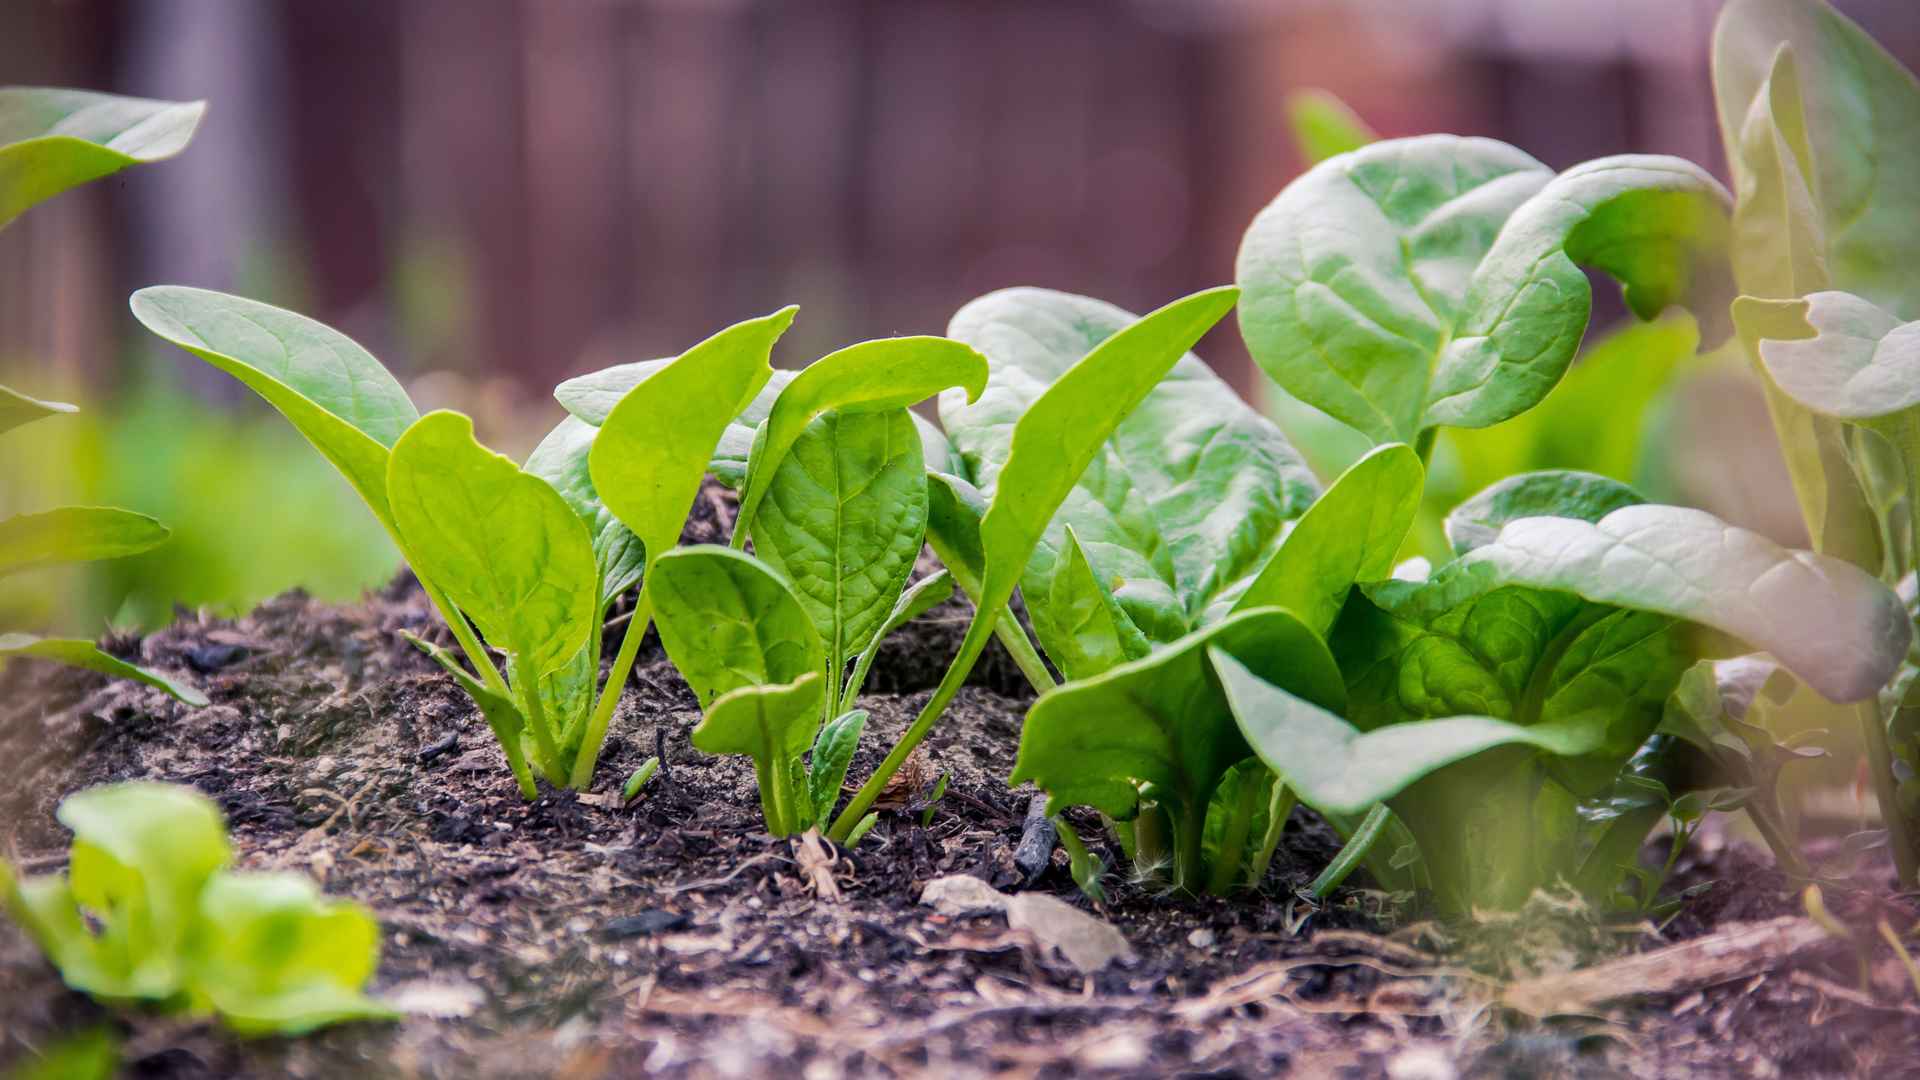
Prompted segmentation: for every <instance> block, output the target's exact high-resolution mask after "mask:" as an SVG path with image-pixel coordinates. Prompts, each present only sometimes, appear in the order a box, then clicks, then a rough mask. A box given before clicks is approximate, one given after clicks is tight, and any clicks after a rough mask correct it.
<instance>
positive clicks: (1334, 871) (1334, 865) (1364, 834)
mask: <svg viewBox="0 0 1920 1080" xmlns="http://www.w3.org/2000/svg"><path fill="white" fill-rule="evenodd" d="M1391 818H1392V815H1391V813H1390V812H1389V811H1388V810H1387V806H1386V804H1385V803H1376V804H1374V807H1373V809H1371V810H1369V811H1367V816H1366V818H1365V820H1363V821H1361V822H1360V827H1359V828H1357V829H1355V830H1353V835H1352V836H1351V837H1349V838H1348V839H1347V842H1346V843H1345V844H1342V845H1341V847H1340V851H1339V853H1338V854H1336V855H1335V856H1334V857H1333V861H1332V862H1331V863H1328V864H1327V868H1326V869H1325V870H1322V871H1320V876H1319V877H1317V878H1314V879H1313V884H1312V885H1309V886H1307V892H1308V893H1309V894H1311V895H1312V896H1313V898H1314V899H1315V900H1325V899H1326V898H1327V894H1328V893H1331V892H1332V891H1333V890H1335V889H1337V888H1339V887H1340V883H1341V882H1343V881H1345V880H1347V875H1349V874H1351V873H1353V871H1354V869H1355V868H1356V867H1358V866H1359V865H1360V863H1361V862H1362V861H1363V860H1365V859H1366V857H1367V852H1369V851H1371V850H1373V845H1374V844H1375V843H1376V842H1378V841H1379V839H1380V834H1381V833H1384V832H1385V831H1386V830H1387V822H1388V821H1389V820H1391Z"/></svg>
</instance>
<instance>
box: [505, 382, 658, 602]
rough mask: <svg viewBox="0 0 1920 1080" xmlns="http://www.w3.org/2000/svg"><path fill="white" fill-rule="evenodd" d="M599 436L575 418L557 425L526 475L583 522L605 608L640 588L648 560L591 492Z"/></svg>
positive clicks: (535, 450) (628, 531) (530, 459)
mask: <svg viewBox="0 0 1920 1080" xmlns="http://www.w3.org/2000/svg"><path fill="white" fill-rule="evenodd" d="M598 434H600V429H599V428H597V427H594V426H593V425H591V424H589V423H587V422H586V421H584V420H581V419H579V418H578V417H574V416H569V417H567V418H565V419H563V420H561V421H560V423H559V424H557V425H555V427H554V429H553V430H552V431H550V432H548V433H547V437H546V438H544V439H542V440H540V445H539V446H536V447H534V448H533V453H532V454H530V455H528V457H527V464H526V471H527V472H529V473H532V474H533V475H534V476H537V477H539V478H540V479H542V480H545V481H546V482H547V483H548V484H550V485H551V486H552V487H553V490H555V491H557V492H559V493H560V497H561V498H562V499H565V500H566V501H567V505H568V506H571V507H573V511H574V513H576V514H579V515H580V519H581V520H582V521H585V522H586V523H587V532H588V533H589V534H590V535H591V536H592V537H593V557H594V561H595V562H596V563H598V564H599V567H600V602H601V603H602V604H606V603H609V602H611V601H612V600H613V598H614V597H616V596H619V595H620V594H621V593H623V592H625V591H627V590H628V589H631V588H632V587H633V586H635V585H636V584H638V583H639V581H640V572H641V571H642V570H643V569H645V567H646V561H647V557H646V548H645V547H644V546H643V545H642V544H641V543H640V538H639V537H637V536H635V535H633V530H631V529H629V528H627V527H626V526H625V525H622V524H621V523H620V519H619V518H616V517H614V516H613V511H611V510H608V509H607V507H606V504H605V503H604V502H602V501H601V499H600V493H599V492H597V491H595V490H594V487H593V475H592V473H591V471H590V470H589V468H588V466H587V459H588V455H589V454H590V453H591V452H592V450H593V439H594V436H596V435H598Z"/></svg>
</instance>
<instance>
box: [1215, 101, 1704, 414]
mask: <svg viewBox="0 0 1920 1080" xmlns="http://www.w3.org/2000/svg"><path fill="white" fill-rule="evenodd" d="M1727 201H1728V200H1727V197H1726V194H1725V192H1724V191H1722V190H1721V188H1720V186H1719V185H1718V184H1717V183H1715V182H1714V180H1713V179H1712V177H1710V176H1708V175H1707V174H1706V173H1705V172H1704V171H1702V170H1701V169H1699V168H1698V167H1696V166H1694V165H1691V164H1689V163H1687V162H1684V161H1680V160H1678V159H1675V158H1664V157H1651V156H1622V157H1613V158H1602V159H1600V160H1597V161H1591V162H1588V163H1586V164H1584V165H1580V166H1576V167H1575V168H1573V169H1569V170H1568V171H1567V172H1565V173H1562V174H1560V175H1558V176H1555V175H1554V174H1553V172H1552V170H1550V169H1548V168H1546V167H1545V166H1543V165H1541V164H1540V163H1539V162H1537V161H1535V160H1533V159H1532V158H1530V157H1528V156H1527V155H1525V154H1523V153H1521V152H1520V151H1518V150H1516V149H1514V148H1512V147H1510V146H1506V145H1504V144H1502V143H1497V142H1494V141H1491V140H1488V139H1463V138H1456V137H1453V136H1440V135H1435V136H1425V137H1421V138H1414V139H1395V140H1389V141H1386V142H1380V143H1375V144H1373V145H1371V146H1367V147H1364V148H1362V149H1360V150H1356V151H1354V152H1352V153H1350V154H1344V155H1341V156H1339V157H1336V158H1333V159H1330V160H1328V161H1326V162H1323V163H1321V164H1320V165H1318V166H1315V167H1314V168H1313V169H1312V170H1311V171H1309V172H1308V173H1307V174H1306V175H1304V176H1302V177H1300V178H1299V179H1297V180H1295V181H1294V182H1293V183H1292V184H1289V185H1288V186H1287V188H1286V189H1285V190H1284V191H1282V192H1281V193H1280V195H1279V197H1278V198H1276V199H1275V200H1274V201H1273V203H1272V204H1271V205H1270V206H1268V207H1267V208H1266V209H1265V210H1263V211H1261V213H1260V214H1259V215H1258V216H1257V217H1255V218H1254V221H1253V225H1252V226H1251V227H1250V228H1249V229H1248V231H1247V236H1246V239H1245V241H1244V242H1243V243H1242V245H1241V248H1240V257H1239V264H1238V270H1237V272H1236V277H1237V278H1238V280H1239V283H1240V285H1241V287H1242V288H1243V289H1244V290H1245V291H1246V295H1245V299H1244V303H1243V304H1242V306H1241V311H1240V325H1241V330H1242V332H1243V333H1244V334H1245V336H1246V339H1247V344H1248V347H1249V348H1250V349H1251V350H1252V352H1253V355H1254V359H1255V360H1257V361H1258V362H1259V363H1260V365H1261V366H1262V367H1263V368H1265V369H1266V370H1267V372H1268V373H1269V374H1271V375H1272V376H1273V377H1274V378H1275V379H1276V380H1277V381H1278V382H1279V383H1280V384H1281V385H1282V386H1283V387H1285V388H1286V389H1287V390H1288V391H1289V392H1290V393H1292V394H1294V395H1295V396H1297V397H1299V398H1300V399H1301V400H1303V401H1305V402H1307V403H1308V404H1310V405H1313V406H1315V407H1316V408H1319V409H1321V410H1323V411H1325V412H1327V413H1329V414H1330V415H1332V416H1334V417H1335V418H1336V419H1339V420H1341V421H1344V422H1345V423H1347V424H1349V425H1350V426H1352V427H1355V428H1358V429H1359V430H1361V431H1362V432H1365V433H1366V434H1367V435H1369V436H1371V437H1372V438H1373V439H1374V441H1375V442H1391V441H1399V442H1407V443H1413V442H1415V441H1416V440H1418V439H1419V438H1420V437H1421V435H1422V433H1423V432H1425V431H1426V430H1427V429H1429V428H1432V427H1435V426H1437V425H1441V424H1447V425H1453V426H1458V427H1485V426H1487V425H1489V424H1494V423H1498V422H1499V421H1501V420H1505V419H1507V418H1509V417H1512V416H1515V415H1518V414H1519V413H1521V412H1524V411H1526V409H1527V408H1529V407H1530V406H1532V405H1533V404H1535V403H1536V402H1538V401H1539V400H1540V399H1541V398H1543V397H1545V396H1546V394H1547V392H1548V391H1549V390H1551V389H1552V388H1553V386H1554V384H1555V383H1557V382H1559V381H1560V377H1561V375H1562V374H1564V373H1565V371H1566V368H1567V365H1568V363H1569V362H1570V361H1571V360H1572V358H1573V354H1574V351H1575V349H1576V347H1577V346H1578V345H1579V342H1580V338H1581V335H1582V334H1583V333H1584V331H1585V330H1586V324H1587V315H1588V312H1589V310H1590V308H1591V302H1592V296H1591V289H1590V287H1589V285H1588V283H1587V279H1586V276H1585V275H1584V274H1583V273H1582V271H1581V267H1582V266H1590V267H1593V268H1595V269H1600V270H1604V271H1606V272H1607V273H1608V274H1610V275H1612V276H1614V277H1615V278H1616V279H1618V280H1619V281H1620V282H1621V283H1622V285H1623V287H1624V288H1625V290H1626V299H1627V303H1628V306H1630V307H1631V308H1632V309H1633V310H1634V312H1635V313H1636V314H1638V315H1639V316H1640V317H1641V318H1652V317H1653V316H1655V315H1657V314H1658V313H1659V312H1660V310H1661V309H1662V308H1664V307H1666V306H1667V305H1669V304H1673V303H1686V304H1688V306H1689V307H1691V308H1692V309H1693V310H1694V311H1695V312H1696V314H1702V315H1711V314H1715V313H1717V312H1719V311H1722V310H1724V307H1723V306H1722V305H1723V304H1724V300H1723V299H1720V298H1718V294H1719V293H1720V291H1721V290H1720V288H1719V284H1720V283H1719V281H1718V275H1717V270H1718V265H1719V264H1718V260H1719V258H1720V256H1721V254H1722V252H1723V251H1724V247H1725V244H1726V234H1727V223H1726V215H1727V209H1728V208H1727Z"/></svg>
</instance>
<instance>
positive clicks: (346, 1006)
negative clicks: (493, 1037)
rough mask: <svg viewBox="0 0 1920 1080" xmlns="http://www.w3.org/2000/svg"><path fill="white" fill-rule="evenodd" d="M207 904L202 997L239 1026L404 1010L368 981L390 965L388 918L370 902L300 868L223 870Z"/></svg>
mask: <svg viewBox="0 0 1920 1080" xmlns="http://www.w3.org/2000/svg"><path fill="white" fill-rule="evenodd" d="M200 910H201V915H202V918H203V919H204V923H203V925H204V926H205V927H206V932H205V935H204V936H203V937H202V938H201V939H200V940H199V943H198V945H199V948H200V950H201V952H202V955H201V957H200V958H199V961H198V963H197V964H196V965H195V966H196V979H195V981H196V988H195V992H194V997H195V999H196V1002H195V1004H196V1005H197V1006H203V1007H206V1008H211V1009H212V1010H213V1011H215V1012H218V1013H219V1014H220V1017H221V1019H222V1020H223V1021H225V1023H226V1025H227V1026H228V1027H230V1028H232V1029H233V1030H234V1031H237V1032H239V1033H240V1034H242V1035H267V1034H277V1035H304V1034H306V1033H307V1032H310V1031H313V1030H316V1029H318V1028H322V1027H326V1026H328V1025H330V1024H337V1023H339V1022H341V1021H343V1020H366V1019H395V1018H397V1017H398V1016H399V1015H400V1012H399V1010H397V1009H394V1008H393V1007H391V1006H389V1005H387V1004H385V1003H383V1002H380V1001H377V1000H375V999H373V998H371V997H368V996H367V995H366V993H365V992H364V991H363V990H362V989H361V988H362V987H363V986H365V985H366V983H367V980H368V979H371V978H372V977H373V973H374V970H375V969H376V968H378V967H379V965H380V924H379V923H377V922H375V921H374V918H373V915H372V914H371V913H369V912H368V911H367V910H366V909H365V908H363V907H361V906H360V905H358V904H354V903H348V902H341V901H337V900H329V899H328V898H327V897H325V896H323V895H321V893H320V890H319V889H318V888H316V887H315V886H314V884H313V882H312V880H310V879H308V878H306V877H304V876H302V875H299V874H288V873H254V874H218V875H215V877H214V878H213V880H211V881H209V882H208V883H207V887H206V889H205V890H204V891H203V892H202V893H201V894H200Z"/></svg>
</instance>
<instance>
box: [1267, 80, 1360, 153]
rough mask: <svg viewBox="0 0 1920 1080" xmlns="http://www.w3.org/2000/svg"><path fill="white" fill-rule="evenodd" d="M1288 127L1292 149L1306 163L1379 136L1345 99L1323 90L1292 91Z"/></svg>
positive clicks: (1354, 148) (1289, 99)
mask: <svg viewBox="0 0 1920 1080" xmlns="http://www.w3.org/2000/svg"><path fill="white" fill-rule="evenodd" d="M1286 106H1287V129H1288V130H1289V131H1291V132H1292V134H1293V146H1294V149H1296V150H1298V151H1299V152H1300V156H1301V157H1303V158H1305V159H1306V161H1307V164H1309V165H1318V164H1320V163H1321V162H1323V161H1325V160H1327V159H1328V158H1330V157H1338V156H1339V155H1341V154H1344V153H1347V152H1348V151H1352V150H1358V149H1360V148H1361V147H1363V146H1365V145H1367V144H1368V143H1371V142H1376V141H1378V140H1379V138H1380V136H1378V135H1375V134H1374V133H1373V129H1372V128H1370V127H1368V126H1367V122H1366V121H1365V120H1362V119H1360V116H1359V114H1358V113H1355V112H1354V111H1353V109H1352V108H1351V107H1349V106H1348V105H1347V103H1346V102H1344V101H1341V100H1340V99H1339V98H1337V97H1335V96H1334V95H1333V94H1331V93H1329V92H1328V91H1325V90H1319V89H1310V90H1295V91H1293V92H1292V93H1290V94H1288V95H1287V99H1286Z"/></svg>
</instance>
